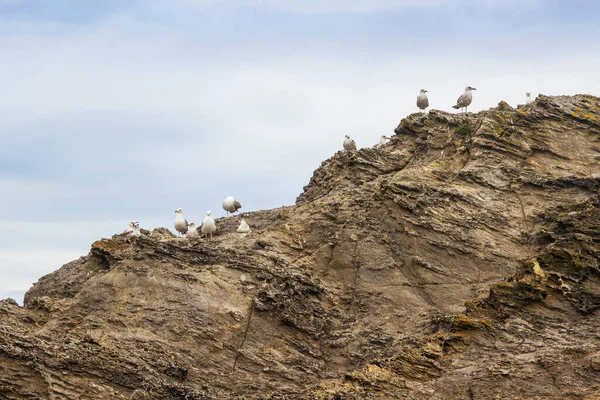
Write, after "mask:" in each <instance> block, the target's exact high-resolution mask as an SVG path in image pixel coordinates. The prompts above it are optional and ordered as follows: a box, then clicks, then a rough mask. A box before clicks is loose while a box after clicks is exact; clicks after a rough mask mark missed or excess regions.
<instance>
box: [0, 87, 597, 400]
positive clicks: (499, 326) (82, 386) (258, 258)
mask: <svg viewBox="0 0 600 400" xmlns="http://www.w3.org/2000/svg"><path fill="white" fill-rule="evenodd" d="M599 119H600V99H598V98H596V97H593V96H587V95H578V96H573V97H546V96H540V97H539V98H538V99H537V100H536V101H535V102H534V103H531V104H528V105H526V106H522V107H520V108H518V109H513V108H511V107H510V106H508V104H506V103H500V104H499V106H498V107H497V108H494V109H490V110H488V111H482V112H479V113H477V114H468V115H466V116H463V115H455V114H448V113H444V112H440V111H435V110H433V111H431V112H430V113H429V114H426V115H423V114H415V115H411V116H410V117H408V118H406V119H404V120H403V121H402V122H401V123H400V125H399V126H398V128H396V130H395V132H396V135H395V136H394V137H393V138H392V140H391V141H390V143H388V144H386V145H384V146H383V147H380V148H376V149H361V150H359V151H356V152H340V153H338V154H336V155H335V156H333V157H332V158H331V159H329V160H327V161H325V162H324V163H323V164H322V165H321V167H320V168H319V169H317V171H315V173H314V176H313V177H312V179H311V181H310V183H309V184H308V185H307V186H306V187H305V188H304V192H303V193H302V194H301V195H300V196H299V197H298V200H297V204H296V205H295V206H291V207H285V208H281V209H275V210H270V211H261V212H256V213H245V214H243V217H244V219H246V220H247V221H248V222H249V223H250V225H251V226H252V229H253V230H252V233H250V234H245V235H244V234H238V233H235V230H236V228H237V226H238V225H239V220H240V219H241V216H235V217H230V218H227V219H221V220H219V221H217V224H218V225H219V230H218V233H217V235H216V236H215V237H214V238H213V239H191V240H190V239H178V238H175V237H174V236H173V235H172V234H171V233H170V232H168V231H167V230H165V229H157V230H155V231H153V232H152V234H151V235H150V234H149V232H146V233H145V234H144V235H143V236H142V237H139V238H130V239H128V238H125V237H123V236H120V235H116V236H114V237H113V238H112V239H102V240H100V241H97V242H95V243H94V244H93V245H92V249H91V252H90V254H89V255H88V256H86V257H82V258H81V259H79V260H77V261H74V262H72V263H69V264H67V265H65V266H64V267H62V268H61V269H60V270H58V271H56V272H55V273H53V274H50V275H48V276H45V277H43V278H42V279H40V281H39V282H37V283H36V284H35V285H34V286H33V288H32V289H31V290H30V291H29V292H28V293H27V295H26V298H25V307H24V308H20V307H18V306H17V305H16V304H15V303H14V302H10V301H2V302H0V399H74V398H78V399H228V398H233V399H236V398H237V399H257V398H262V399H299V398H300V399H394V398H395V399H432V400H433V399H444V400H446V399H542V398H543V399H588V400H591V399H600V395H599V393H600V340H599V339H600V317H599V315H600V314H599V311H598V308H599V307H600V268H599V264H598V259H599V256H600V211H599V208H600V198H599V193H598V189H599V188H600V123H599Z"/></svg>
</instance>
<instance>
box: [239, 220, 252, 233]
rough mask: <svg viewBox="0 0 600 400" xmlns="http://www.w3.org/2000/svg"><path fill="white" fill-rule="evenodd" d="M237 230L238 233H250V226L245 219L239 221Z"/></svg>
mask: <svg viewBox="0 0 600 400" xmlns="http://www.w3.org/2000/svg"><path fill="white" fill-rule="evenodd" d="M237 231H238V232H239V233H250V226H248V223H247V222H246V221H245V220H242V222H240V226H239V227H238V228H237Z"/></svg>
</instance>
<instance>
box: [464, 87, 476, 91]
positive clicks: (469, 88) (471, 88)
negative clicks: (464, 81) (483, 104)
mask: <svg viewBox="0 0 600 400" xmlns="http://www.w3.org/2000/svg"><path fill="white" fill-rule="evenodd" d="M471 90H477V89H475V88H474V87H471V86H467V87H466V89H465V92H470V91H471Z"/></svg>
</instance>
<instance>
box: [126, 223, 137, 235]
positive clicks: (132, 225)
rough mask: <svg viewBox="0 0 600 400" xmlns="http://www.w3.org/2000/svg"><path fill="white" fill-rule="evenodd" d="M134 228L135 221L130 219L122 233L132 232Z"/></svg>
mask: <svg viewBox="0 0 600 400" xmlns="http://www.w3.org/2000/svg"><path fill="white" fill-rule="evenodd" d="M134 230H135V221H131V222H130V223H129V225H128V226H127V229H125V231H123V233H125V234H129V233H131V232H133V231H134Z"/></svg>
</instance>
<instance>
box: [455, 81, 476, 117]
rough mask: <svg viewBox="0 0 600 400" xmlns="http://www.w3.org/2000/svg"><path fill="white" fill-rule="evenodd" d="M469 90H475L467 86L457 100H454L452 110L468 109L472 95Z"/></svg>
mask: <svg viewBox="0 0 600 400" xmlns="http://www.w3.org/2000/svg"><path fill="white" fill-rule="evenodd" d="M471 90H477V89H475V88H474V87H471V86H467V87H466V88H465V92H464V93H463V94H462V95H461V96H460V97H459V98H458V100H456V105H455V106H452V108H454V109H457V110H458V109H459V108H460V109H463V108H464V109H465V111H466V110H467V107H469V104H471V102H472V101H473V95H472V94H471Z"/></svg>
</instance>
